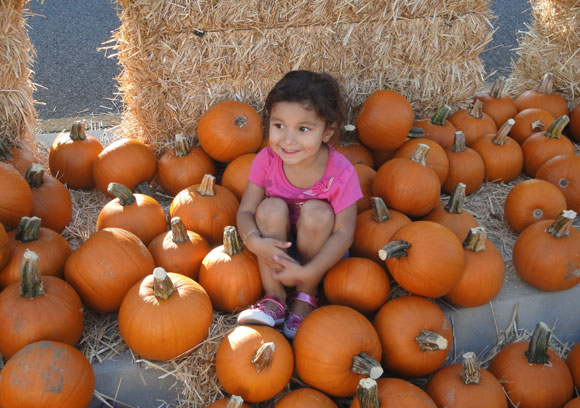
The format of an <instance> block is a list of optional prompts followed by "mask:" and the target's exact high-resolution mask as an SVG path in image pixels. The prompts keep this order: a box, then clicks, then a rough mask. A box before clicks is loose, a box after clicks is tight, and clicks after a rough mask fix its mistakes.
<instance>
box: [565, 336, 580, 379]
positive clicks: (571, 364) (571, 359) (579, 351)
mask: <svg viewBox="0 0 580 408" xmlns="http://www.w3.org/2000/svg"><path fill="white" fill-rule="evenodd" d="M566 365H567V366H568V368H569V369H570V372H571V373H572V378H573V379H574V385H575V386H576V388H580V342H578V343H576V344H575V345H574V346H572V349H571V350H570V352H569V353H568V356H567V357H566Z"/></svg>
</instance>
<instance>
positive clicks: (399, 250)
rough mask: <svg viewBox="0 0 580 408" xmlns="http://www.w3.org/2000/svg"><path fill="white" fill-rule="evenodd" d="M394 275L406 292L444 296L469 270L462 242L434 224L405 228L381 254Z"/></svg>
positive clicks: (425, 223) (411, 225)
mask: <svg viewBox="0 0 580 408" xmlns="http://www.w3.org/2000/svg"><path fill="white" fill-rule="evenodd" d="M379 257H380V258H381V259H382V260H383V261H385V260H386V264H387V268H388V270H389V272H390V273H391V276H392V277H393V278H394V279H395V280H396V281H397V283H398V284H399V285H401V287H403V289H405V290H407V291H408V292H411V293H413V294H416V295H420V296H425V297H439V296H443V295H445V294H447V293H449V291H451V289H452V288H453V287H454V286H455V285H456V284H457V282H459V279H460V278H461V276H462V275H463V272H464V271H465V254H464V251H463V247H462V245H461V241H459V238H457V235H455V233H454V232H453V231H451V230H450V229H449V228H447V227H445V226H443V225H441V224H437V223H435V222H433V221H414V222H412V223H409V224H406V225H403V226H402V227H401V228H399V230H397V232H395V233H394V234H393V236H392V237H391V240H390V242H389V243H388V244H386V245H385V246H384V247H383V248H382V249H381V250H380V251H379Z"/></svg>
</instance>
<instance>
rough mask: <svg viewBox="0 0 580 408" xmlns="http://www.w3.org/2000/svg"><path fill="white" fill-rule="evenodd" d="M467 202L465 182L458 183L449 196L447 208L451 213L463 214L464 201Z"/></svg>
mask: <svg viewBox="0 0 580 408" xmlns="http://www.w3.org/2000/svg"><path fill="white" fill-rule="evenodd" d="M464 202H465V184H464V183H457V185H456V186H455V188H454V189H453V193H451V197H449V202H448V203H447V205H446V206H445V210H446V211H447V212H448V213H450V214H461V213H462V212H463V203H464Z"/></svg>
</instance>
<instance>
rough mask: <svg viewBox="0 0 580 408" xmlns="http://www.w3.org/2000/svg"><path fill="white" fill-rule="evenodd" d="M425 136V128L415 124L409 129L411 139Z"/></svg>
mask: <svg viewBox="0 0 580 408" xmlns="http://www.w3.org/2000/svg"><path fill="white" fill-rule="evenodd" d="M422 137H425V129H423V128H420V127H416V126H413V127H411V130H409V139H420V138H422Z"/></svg>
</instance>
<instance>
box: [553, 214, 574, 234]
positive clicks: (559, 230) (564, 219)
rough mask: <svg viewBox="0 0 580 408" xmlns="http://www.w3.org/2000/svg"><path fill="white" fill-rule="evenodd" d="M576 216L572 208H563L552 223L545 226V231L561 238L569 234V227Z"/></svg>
mask: <svg viewBox="0 0 580 408" xmlns="http://www.w3.org/2000/svg"><path fill="white" fill-rule="evenodd" d="M575 218H576V212H575V211H574V210H563V211H562V212H561V213H560V214H559V215H558V216H557V217H556V219H555V220H554V221H553V222H552V224H551V225H550V226H549V227H548V228H546V232H547V233H549V234H551V235H552V236H553V237H554V238H562V237H567V236H569V235H570V228H571V227H572V223H573V222H574V219H575Z"/></svg>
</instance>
